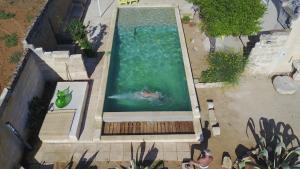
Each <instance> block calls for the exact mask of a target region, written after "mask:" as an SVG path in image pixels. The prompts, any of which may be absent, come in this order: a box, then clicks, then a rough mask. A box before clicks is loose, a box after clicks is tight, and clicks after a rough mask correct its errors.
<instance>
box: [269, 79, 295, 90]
mask: <svg viewBox="0 0 300 169" xmlns="http://www.w3.org/2000/svg"><path fill="white" fill-rule="evenodd" d="M273 86H274V88H275V90H276V91H277V92H278V93H280V94H294V93H295V92H296V91H297V86H296V84H295V81H294V80H293V79H292V78H290V77H289V76H277V77H275V78H274V80H273Z"/></svg>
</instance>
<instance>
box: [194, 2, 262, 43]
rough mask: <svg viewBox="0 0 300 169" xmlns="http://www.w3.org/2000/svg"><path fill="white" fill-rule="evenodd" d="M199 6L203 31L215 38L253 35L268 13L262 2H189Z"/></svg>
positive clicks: (258, 29)
mask: <svg viewBox="0 0 300 169" xmlns="http://www.w3.org/2000/svg"><path fill="white" fill-rule="evenodd" d="M188 1H190V2H192V3H193V4H195V5H197V6H199V8H200V9H201V10H200V15H201V16H202V22H203V25H202V29H203V30H204V31H205V32H206V33H207V34H208V35H209V36H213V37H219V36H230V35H232V36H241V35H252V34H254V33H256V32H259V31H260V18H261V17H262V16H263V15H264V13H265V11H266V7H265V5H264V4H263V3H262V1H261V0H218V1H214V0H188Z"/></svg>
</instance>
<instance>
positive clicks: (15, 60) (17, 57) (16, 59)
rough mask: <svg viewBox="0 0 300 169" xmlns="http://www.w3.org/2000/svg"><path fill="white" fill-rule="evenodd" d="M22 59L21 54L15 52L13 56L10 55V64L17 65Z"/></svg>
mask: <svg viewBox="0 0 300 169" xmlns="http://www.w3.org/2000/svg"><path fill="white" fill-rule="evenodd" d="M21 57H22V53H21V52H15V53H13V54H12V55H10V57H9V63H12V64H16V63H18V62H19V61H20V59H21Z"/></svg>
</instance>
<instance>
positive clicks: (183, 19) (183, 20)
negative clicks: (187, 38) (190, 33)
mask: <svg viewBox="0 0 300 169" xmlns="http://www.w3.org/2000/svg"><path fill="white" fill-rule="evenodd" d="M190 20H191V18H190V17H189V16H187V15H185V16H183V18H182V23H185V24H186V23H189V22H190Z"/></svg>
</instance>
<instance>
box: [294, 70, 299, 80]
mask: <svg viewBox="0 0 300 169" xmlns="http://www.w3.org/2000/svg"><path fill="white" fill-rule="evenodd" d="M293 79H294V80H297V81H299V80H300V70H299V71H296V72H295V73H294V74H293Z"/></svg>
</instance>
